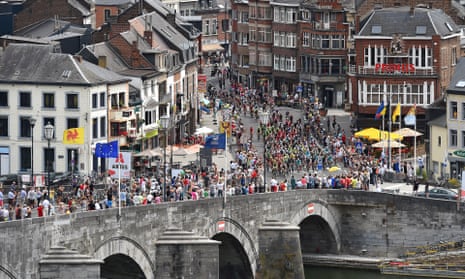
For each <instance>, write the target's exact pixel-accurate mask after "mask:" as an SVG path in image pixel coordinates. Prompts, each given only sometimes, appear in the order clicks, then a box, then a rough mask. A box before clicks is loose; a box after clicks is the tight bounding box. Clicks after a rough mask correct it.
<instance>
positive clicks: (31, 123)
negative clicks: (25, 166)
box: [29, 117, 37, 187]
mask: <svg viewBox="0 0 465 279" xmlns="http://www.w3.org/2000/svg"><path fill="white" fill-rule="evenodd" d="M36 121H37V119H35V118H34V117H31V118H29V126H31V186H32V187H34V126H35V125H36Z"/></svg>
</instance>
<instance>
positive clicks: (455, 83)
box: [446, 58, 465, 95]
mask: <svg viewBox="0 0 465 279" xmlns="http://www.w3.org/2000/svg"><path fill="white" fill-rule="evenodd" d="M446 92H447V93H448V94H449V93H453V94H458V95H465V58H461V59H460V60H459V61H458V62H457V65H456V66H455V71H454V74H453V75H452V78H451V81H450V83H449V87H447V90H446Z"/></svg>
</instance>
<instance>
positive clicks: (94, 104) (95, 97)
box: [92, 93, 98, 108]
mask: <svg viewBox="0 0 465 279" xmlns="http://www.w3.org/2000/svg"><path fill="white" fill-rule="evenodd" d="M97 107H98V95H97V93H93V94H92V108H97Z"/></svg>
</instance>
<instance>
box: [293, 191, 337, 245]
mask: <svg viewBox="0 0 465 279" xmlns="http://www.w3.org/2000/svg"><path fill="white" fill-rule="evenodd" d="M309 222H313V223H318V225H320V226H322V227H323V228H325V227H326V229H327V230H326V231H325V232H324V233H331V234H332V236H331V235H328V236H327V237H329V238H331V239H332V240H333V241H334V242H335V250H336V251H335V252H336V253H339V251H341V232H340V229H339V225H338V218H337V216H336V214H335V213H334V212H332V211H331V210H330V209H329V205H328V204H327V203H326V202H323V201H321V200H310V201H308V202H306V203H305V204H303V205H302V206H301V207H300V208H299V209H298V210H297V211H296V213H295V214H294V215H293V216H292V217H291V224H293V225H296V226H300V227H301V229H302V225H306V224H308V223H309ZM301 236H302V230H301ZM302 241H303V240H302V239H301V242H302Z"/></svg>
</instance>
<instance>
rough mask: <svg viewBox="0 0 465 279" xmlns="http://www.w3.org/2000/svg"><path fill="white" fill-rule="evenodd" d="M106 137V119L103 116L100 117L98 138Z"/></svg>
mask: <svg viewBox="0 0 465 279" xmlns="http://www.w3.org/2000/svg"><path fill="white" fill-rule="evenodd" d="M106 136H107V119H106V117H105V116H103V117H100V137H102V138H103V137H106Z"/></svg>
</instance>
